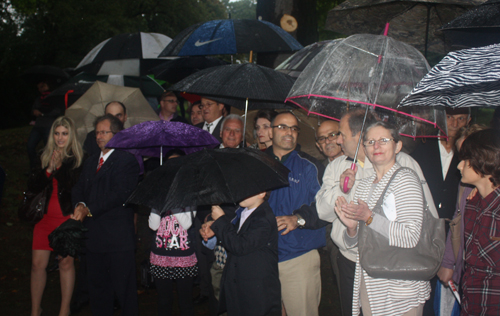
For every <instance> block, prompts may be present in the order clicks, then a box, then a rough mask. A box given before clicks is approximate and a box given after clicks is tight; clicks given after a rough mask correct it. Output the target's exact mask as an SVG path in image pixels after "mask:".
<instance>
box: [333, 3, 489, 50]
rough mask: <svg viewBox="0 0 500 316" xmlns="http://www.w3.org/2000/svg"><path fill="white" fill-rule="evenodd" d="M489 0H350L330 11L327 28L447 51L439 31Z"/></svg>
mask: <svg viewBox="0 0 500 316" xmlns="http://www.w3.org/2000/svg"><path fill="white" fill-rule="evenodd" d="M484 1H486V0H404V1H395V0H347V1H344V2H342V3H341V4H340V5H338V6H336V7H335V8H333V9H332V10H331V11H330V12H328V17H327V20H326V25H325V28H326V29H328V30H331V31H335V32H339V33H342V34H345V35H351V34H356V33H371V34H382V32H383V30H384V26H385V24H386V23H390V25H391V29H390V30H389V36H391V37H393V38H394V39H396V40H399V41H402V42H405V43H407V44H411V45H413V46H414V47H416V48H417V49H418V50H420V51H422V52H425V55H426V56H427V51H429V52H435V53H437V54H439V55H441V56H442V55H445V54H446V53H447V51H446V50H445V45H444V42H443V40H442V39H441V38H440V37H439V34H435V31H436V30H437V29H439V28H440V27H441V26H442V25H443V24H445V23H447V22H449V21H451V20H453V19H454V18H456V17H457V16H459V15H460V14H463V13H465V12H466V11H467V9H470V8H472V7H473V6H475V5H479V4H481V3H483V2H484Z"/></svg>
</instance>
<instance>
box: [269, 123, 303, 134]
mask: <svg viewBox="0 0 500 316" xmlns="http://www.w3.org/2000/svg"><path fill="white" fill-rule="evenodd" d="M273 128H277V129H280V130H282V131H285V132H288V131H289V130H292V132H294V133H298V132H300V127H298V126H295V125H294V126H288V125H285V124H280V125H275V126H273Z"/></svg>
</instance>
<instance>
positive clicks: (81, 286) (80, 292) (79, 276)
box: [73, 254, 89, 303]
mask: <svg viewBox="0 0 500 316" xmlns="http://www.w3.org/2000/svg"><path fill="white" fill-rule="evenodd" d="M79 258H80V265H79V266H78V271H77V272H76V286H75V291H74V293H73V302H75V303H86V302H88V301H89V286H88V281H87V256H86V255H85V254H80V255H79Z"/></svg>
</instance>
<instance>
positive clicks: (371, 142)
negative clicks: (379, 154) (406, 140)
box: [363, 138, 394, 147]
mask: <svg viewBox="0 0 500 316" xmlns="http://www.w3.org/2000/svg"><path fill="white" fill-rule="evenodd" d="M392 141H394V138H381V139H379V140H375V139H370V140H367V141H366V142H364V143H363V145H364V146H365V147H372V146H374V145H375V143H378V144H379V145H380V146H385V145H387V144H388V143H389V142H392Z"/></svg>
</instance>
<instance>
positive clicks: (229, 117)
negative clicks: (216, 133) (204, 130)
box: [221, 114, 245, 131]
mask: <svg viewBox="0 0 500 316" xmlns="http://www.w3.org/2000/svg"><path fill="white" fill-rule="evenodd" d="M229 120H238V121H240V122H241V125H242V126H244V125H245V122H244V121H243V118H242V117H241V116H239V115H238V114H229V115H228V116H226V117H225V118H224V119H223V120H222V125H221V131H222V130H223V129H224V125H225V124H226V121H229Z"/></svg>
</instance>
